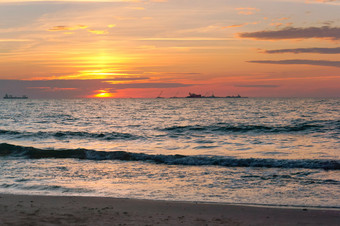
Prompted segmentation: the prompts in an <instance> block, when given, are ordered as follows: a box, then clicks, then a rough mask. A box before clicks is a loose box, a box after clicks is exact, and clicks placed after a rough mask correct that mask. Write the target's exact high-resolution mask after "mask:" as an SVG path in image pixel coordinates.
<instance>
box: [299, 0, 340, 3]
mask: <svg viewBox="0 0 340 226" xmlns="http://www.w3.org/2000/svg"><path fill="white" fill-rule="evenodd" d="M305 2H306V3H335V2H339V0H306V1H305Z"/></svg>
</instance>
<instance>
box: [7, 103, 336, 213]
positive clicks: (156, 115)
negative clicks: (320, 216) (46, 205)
mask: <svg viewBox="0 0 340 226" xmlns="http://www.w3.org/2000/svg"><path fill="white" fill-rule="evenodd" d="M339 113H340V99H307V98H304V99H299V98H286V99H284V98H282V99H280V98H276V99H270V98H246V99H227V98H216V99H185V98H175V99H110V100H107V99H106V100H94V99H76V100H30V99H28V100H0V172H1V174H0V193H12V194H43V195H81V196H104V197H124V198H138V199H157V200H182V201H208V202H222V203H246V204H262V205H279V206H313V207H337V208H340V114H339Z"/></svg>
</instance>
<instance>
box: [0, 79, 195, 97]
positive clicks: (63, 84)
mask: <svg viewBox="0 0 340 226" xmlns="http://www.w3.org/2000/svg"><path fill="white" fill-rule="evenodd" d="M141 79H143V78H137V79H124V78H121V79H93V80H32V81H27V80H0V91H1V92H0V95H2V96H4V95H5V94H6V93H8V94H12V95H15V96H21V95H28V96H29V97H31V98H76V97H83V96H88V95H91V94H93V93H94V92H96V91H97V90H102V89H109V90H110V92H115V91H116V90H121V89H141V88H142V89H148V88H179V87H188V86H191V85H190V84H182V83H167V82H164V83H152V82H134V81H129V83H121V84H115V83H110V81H123V80H125V81H127V80H141Z"/></svg>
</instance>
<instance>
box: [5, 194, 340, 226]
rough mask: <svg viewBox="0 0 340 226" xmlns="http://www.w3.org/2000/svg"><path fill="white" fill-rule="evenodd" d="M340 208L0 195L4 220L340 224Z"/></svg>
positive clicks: (12, 222) (31, 222)
mask: <svg viewBox="0 0 340 226" xmlns="http://www.w3.org/2000/svg"><path fill="white" fill-rule="evenodd" d="M339 222H340V211H339V210H334V209H330V210H325V209H310V208H275V207H273V208H271V207H257V206H256V207H254V206H245V205H228V204H214V203H195V202H171V201H150V200H133V199H117V198H101V197H57V196H30V195H8V194H1V195H0V225H338V223H339Z"/></svg>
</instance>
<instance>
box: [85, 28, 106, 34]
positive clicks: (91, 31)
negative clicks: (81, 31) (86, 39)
mask: <svg viewBox="0 0 340 226" xmlns="http://www.w3.org/2000/svg"><path fill="white" fill-rule="evenodd" d="M87 31H88V32H90V33H92V34H96V35H105V34H108V33H109V32H108V31H105V30H93V29H87Z"/></svg>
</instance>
